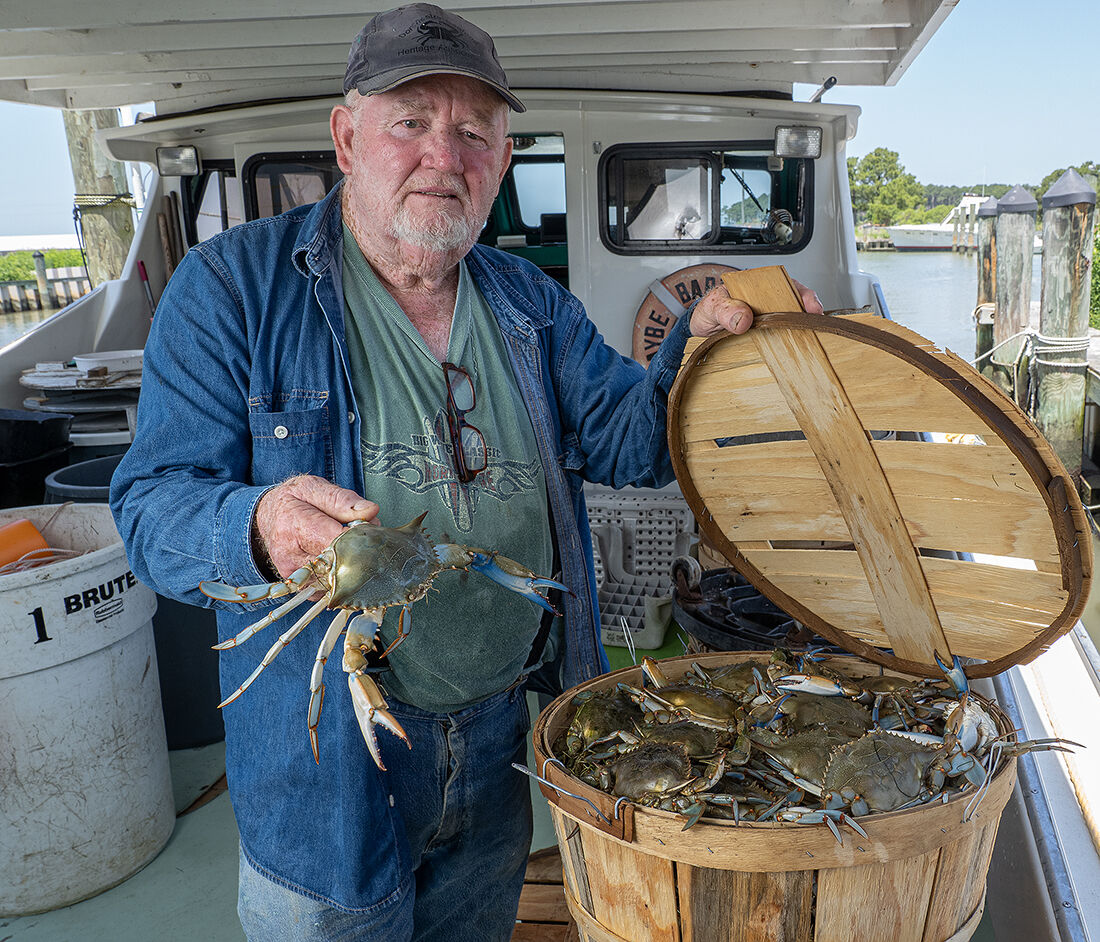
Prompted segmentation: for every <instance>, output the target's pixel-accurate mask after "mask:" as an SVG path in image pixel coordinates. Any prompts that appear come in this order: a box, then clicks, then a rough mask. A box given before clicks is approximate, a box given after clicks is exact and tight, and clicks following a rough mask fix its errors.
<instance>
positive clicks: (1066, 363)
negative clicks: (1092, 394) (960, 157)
mask: <svg viewBox="0 0 1100 942" xmlns="http://www.w3.org/2000/svg"><path fill="white" fill-rule="evenodd" d="M1095 208H1096V191H1095V190H1093V188H1092V187H1091V186H1089V184H1088V183H1087V182H1086V181H1085V180H1084V178H1083V177H1081V175H1080V174H1079V173H1078V172H1077V171H1076V170H1074V169H1073V168H1070V169H1069V170H1067V171H1066V172H1065V173H1063V174H1062V176H1060V177H1059V178H1058V180H1057V182H1055V184H1054V185H1053V186H1052V187H1051V188H1050V189H1049V190H1047V192H1046V194H1045V195H1044V196H1043V273H1042V283H1041V284H1042V287H1041V290H1040V301H1039V337H1038V338H1037V342H1036V345H1035V367H1036V378H1037V382H1038V394H1037V398H1038V411H1037V415H1036V419H1037V422H1038V425H1039V430H1040V431H1041V432H1042V433H1043V435H1044V436H1045V437H1046V439H1047V441H1049V442H1050V444H1051V445H1052V446H1053V447H1054V450H1055V451H1056V452H1057V453H1058V457H1059V458H1061V459H1062V463H1063V464H1064V465H1065V466H1066V469H1067V470H1068V471H1069V472H1070V474H1071V475H1073V476H1074V477H1077V476H1079V475H1080V472H1081V439H1082V433H1083V431H1084V410H1085V384H1086V380H1087V377H1086V370H1087V368H1088V343H1089V336H1088V333H1089V292H1090V284H1091V274H1092V251H1093V238H1094V232H1093V217H1094V215H1095Z"/></svg>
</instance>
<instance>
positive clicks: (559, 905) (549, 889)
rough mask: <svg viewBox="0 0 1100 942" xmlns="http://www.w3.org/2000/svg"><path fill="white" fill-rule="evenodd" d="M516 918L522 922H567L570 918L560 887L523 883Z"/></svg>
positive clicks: (550, 884) (547, 884) (557, 885)
mask: <svg viewBox="0 0 1100 942" xmlns="http://www.w3.org/2000/svg"><path fill="white" fill-rule="evenodd" d="M516 918H517V919H520V920H522V921H523V922H560V923H566V922H569V920H570V918H571V917H570V915H569V909H568V908H567V907H566V905H565V893H564V891H563V890H562V885H561V884H560V883H558V884H556V885H555V884H553V883H525V884H524V885H523V890H522V891H521V892H520V894H519V911H518V912H517V914H516Z"/></svg>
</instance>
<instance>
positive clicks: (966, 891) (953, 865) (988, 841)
mask: <svg viewBox="0 0 1100 942" xmlns="http://www.w3.org/2000/svg"><path fill="white" fill-rule="evenodd" d="M997 824H998V822H997V821H993V822H991V823H990V824H988V825H986V826H985V827H984V828H982V829H981V830H978V831H973V832H970V833H968V834H965V835H964V836H963V837H962V838H961V839H960V840H958V841H956V842H955V843H953V844H947V845H945V846H944V847H941V848H940V857H939V861H938V864H937V867H936V880H935V884H934V885H933V888H932V897H931V901H930V902H929V905H928V919H927V922H926V924H925V927H924V935H923V937H922V942H943V940H944V939H947V938H950V937H951V936H952V935H953V934H954V933H955V932H957V931H958V929H959V927H960V926H961V925H963V924H964V923H965V922H966V921H967V919H969V918H970V916H971V914H972V913H973V912H974V910H975V909H976V908H977V906H978V905H979V904H980V903H981V901H982V897H983V896H984V895H985V883H986V876H987V871H988V869H989V859H990V856H991V855H992V853H993V841H994V839H995V837H996V834H997Z"/></svg>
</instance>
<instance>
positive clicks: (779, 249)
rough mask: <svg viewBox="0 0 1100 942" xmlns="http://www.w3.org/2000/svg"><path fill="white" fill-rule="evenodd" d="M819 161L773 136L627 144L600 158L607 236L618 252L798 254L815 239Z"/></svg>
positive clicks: (603, 224)
mask: <svg viewBox="0 0 1100 942" xmlns="http://www.w3.org/2000/svg"><path fill="white" fill-rule="evenodd" d="M812 182H813V161H812V160H808V159H801V158H789V157H788V158H778V157H775V156H774V155H773V154H772V143H771V142H770V141H751V142H741V143H733V142H720V143H705V144H624V145H619V146H616V147H611V148H608V150H607V151H606V152H605V153H604V155H603V156H602V157H601V159H600V166H599V186H600V205H601V210H600V236H601V239H602V240H603V243H604V244H605V245H606V246H607V247H608V248H609V249H610V250H611V251H613V252H617V253H619V254H659V255H667V254H674V253H677V252H679V253H684V254H694V255H698V254H701V253H705V254H722V253H734V252H752V253H753V254H760V253H768V252H774V253H789V252H796V251H798V250H799V249H800V248H802V246H803V245H805V244H806V241H807V240H808V239H809V236H810V230H811V225H812V218H811V215H810V209H811V206H812V205H813V203H812V199H811V186H812Z"/></svg>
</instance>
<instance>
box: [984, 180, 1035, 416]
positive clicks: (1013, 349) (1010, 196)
mask: <svg viewBox="0 0 1100 942" xmlns="http://www.w3.org/2000/svg"><path fill="white" fill-rule="evenodd" d="M1038 208H1039V204H1038V203H1037V202H1035V197H1034V196H1032V195H1031V193H1030V192H1028V191H1027V190H1025V189H1024V188H1023V187H1022V186H1014V187H1013V188H1012V189H1011V190H1009V191H1008V192H1007V193H1006V194H1005V195H1004V196H1003V197H1001V199H1000V200H999V201H998V202H997V223H996V239H997V259H996V272H997V275H996V292H997V294H996V299H997V316H996V317H995V318H994V320H993V345H994V347H995V348H996V349H995V350H994V352H993V354H992V356H991V357H990V360H991V361H992V363H993V376H992V379H993V381H994V382H995V383H996V384H997V385H998V386H1000V387H1001V389H1003V390H1004V391H1005V392H1006V393H1008V395H1010V396H1012V397H1014V398H1015V400H1016V402H1017V404H1019V405H1023V404H1024V402H1025V401H1026V399H1027V391H1026V389H1025V388H1024V387H1025V386H1026V378H1027V371H1026V365H1025V364H1023V363H1021V362H1020V361H1021V360H1022V353H1023V349H1024V341H1025V338H1024V337H1023V336H1022V335H1023V333H1024V331H1026V330H1027V327H1028V322H1029V319H1030V313H1031V264H1032V256H1033V254H1034V251H1035V213H1036V211H1037V210H1038ZM1018 335H1019V336H1018Z"/></svg>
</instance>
